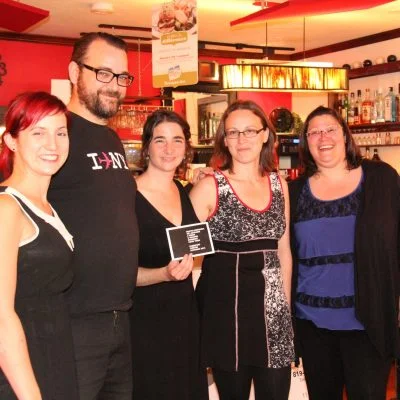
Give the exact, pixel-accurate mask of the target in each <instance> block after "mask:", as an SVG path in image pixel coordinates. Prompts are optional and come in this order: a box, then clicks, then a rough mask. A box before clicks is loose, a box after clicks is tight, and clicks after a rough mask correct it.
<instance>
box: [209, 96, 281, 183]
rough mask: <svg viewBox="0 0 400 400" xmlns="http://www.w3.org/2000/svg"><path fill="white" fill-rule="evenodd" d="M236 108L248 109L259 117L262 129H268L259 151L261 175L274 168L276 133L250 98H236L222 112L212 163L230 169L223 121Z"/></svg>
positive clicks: (230, 163)
mask: <svg viewBox="0 0 400 400" xmlns="http://www.w3.org/2000/svg"><path fill="white" fill-rule="evenodd" d="M237 110H249V111H251V112H252V113H253V114H254V115H256V116H257V117H258V118H260V121H261V124H262V127H263V129H264V130H265V129H268V130H269V133H270V134H269V137H268V140H267V142H266V143H264V144H263V146H262V149H261V153H260V162H259V168H260V173H261V175H265V174H266V173H267V172H271V171H275V170H276V163H275V159H274V143H275V139H276V133H275V129H274V127H273V125H272V124H271V122H270V121H269V119H268V117H267V116H266V114H265V113H264V111H263V109H262V108H261V107H260V106H259V105H258V104H257V103H255V102H254V101H251V100H238V101H235V102H234V103H232V104H231V105H230V106H229V107H228V108H227V109H226V110H225V112H224V113H223V114H222V118H221V122H220V124H219V126H218V129H217V133H216V135H215V147H214V153H213V155H212V163H213V164H214V166H215V165H217V166H218V167H219V168H221V169H228V170H232V155H231V153H230V152H229V150H228V148H227V147H226V145H225V140H224V139H225V122H226V120H227V118H228V117H229V115H230V114H231V113H233V112H234V111H237Z"/></svg>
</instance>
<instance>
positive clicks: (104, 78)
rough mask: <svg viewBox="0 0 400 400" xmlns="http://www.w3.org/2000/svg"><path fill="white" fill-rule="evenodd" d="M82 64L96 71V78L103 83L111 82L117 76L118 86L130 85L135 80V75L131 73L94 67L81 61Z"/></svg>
mask: <svg viewBox="0 0 400 400" xmlns="http://www.w3.org/2000/svg"><path fill="white" fill-rule="evenodd" d="M79 65H80V66H82V67H85V68H86V69H88V70H90V71H93V72H95V73H96V79H97V80H98V81H99V82H102V83H110V82H111V81H112V80H113V79H114V78H117V84H118V86H123V87H128V86H130V85H131V84H132V82H133V76H132V75H129V74H125V73H122V74H114V72H111V71H108V70H106V69H101V68H93V67H91V66H90V65H86V64H83V63H79Z"/></svg>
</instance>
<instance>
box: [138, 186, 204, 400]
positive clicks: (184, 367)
mask: <svg viewBox="0 0 400 400" xmlns="http://www.w3.org/2000/svg"><path fill="white" fill-rule="evenodd" d="M175 183H176V185H177V187H178V189H179V193H180V199H181V205H182V225H185V224H192V223H196V222H198V219H197V217H196V214H195V212H194V210H193V207H192V204H191V202H190V200H189V197H188V195H187V194H186V192H185V189H184V188H183V187H182V185H181V184H180V183H179V182H177V181H175ZM136 214H137V218H138V223H139V234H140V236H139V237H140V246H139V266H141V267H146V268H159V267H161V266H165V265H167V264H168V263H169V262H170V260H171V255H170V251H169V247H168V241H167V235H166V231H165V229H166V228H170V227H173V226H174V225H173V224H171V223H170V222H169V221H168V220H166V219H165V218H164V217H163V216H162V215H161V214H160V213H159V212H158V211H157V210H156V209H155V208H154V207H153V206H152V205H151V204H150V203H149V201H147V200H146V198H145V197H144V196H143V195H142V194H141V193H140V192H137V197H136ZM130 316H131V335H132V360H133V399H134V400H161V399H165V400H169V399H171V400H199V399H208V387H207V381H206V371H205V369H203V370H202V371H200V369H199V336H198V335H199V332H198V331H199V321H198V310H197V303H196V299H195V296H194V290H193V283H192V275H190V276H189V277H188V278H187V279H185V280H184V281H179V282H163V283H158V284H155V285H150V286H143V287H137V288H136V289H135V292H134V295H133V307H132V309H131V312H130Z"/></svg>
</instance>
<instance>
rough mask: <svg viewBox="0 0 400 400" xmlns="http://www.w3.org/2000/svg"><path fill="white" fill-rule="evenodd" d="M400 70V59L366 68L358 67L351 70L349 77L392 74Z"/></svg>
mask: <svg viewBox="0 0 400 400" xmlns="http://www.w3.org/2000/svg"><path fill="white" fill-rule="evenodd" d="M399 71H400V61H394V62H390V63H384V64H377V65H371V66H370V67H365V68H356V69H351V70H349V79H357V78H365V77H367V76H375V75H381V74H390V73H392V72H399Z"/></svg>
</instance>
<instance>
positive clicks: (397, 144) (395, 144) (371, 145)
mask: <svg viewBox="0 0 400 400" xmlns="http://www.w3.org/2000/svg"><path fill="white" fill-rule="evenodd" d="M357 146H358V147H369V148H370V149H371V148H374V147H395V146H400V143H391V144H357Z"/></svg>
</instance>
